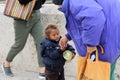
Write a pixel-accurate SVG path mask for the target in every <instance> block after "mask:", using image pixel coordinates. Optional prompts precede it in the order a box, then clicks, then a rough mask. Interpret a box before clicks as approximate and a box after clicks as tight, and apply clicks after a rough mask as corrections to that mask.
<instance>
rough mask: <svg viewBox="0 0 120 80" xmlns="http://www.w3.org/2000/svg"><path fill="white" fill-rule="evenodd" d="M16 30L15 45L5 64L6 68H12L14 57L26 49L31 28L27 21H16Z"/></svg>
mask: <svg viewBox="0 0 120 80" xmlns="http://www.w3.org/2000/svg"><path fill="white" fill-rule="evenodd" d="M14 30H15V43H14V44H13V46H12V47H11V49H10V51H9V53H8V55H7V57H6V61H5V62H4V67H7V68H8V67H9V68H10V63H11V62H12V60H13V59H14V57H15V56H16V55H17V54H18V53H19V52H20V51H21V50H22V49H23V48H24V45H25V43H26V40H27V37H28V34H29V32H30V28H29V27H26V21H22V20H14Z"/></svg>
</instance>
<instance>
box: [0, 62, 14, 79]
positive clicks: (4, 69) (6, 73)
mask: <svg viewBox="0 0 120 80" xmlns="http://www.w3.org/2000/svg"><path fill="white" fill-rule="evenodd" d="M1 68H2V71H3V73H4V74H5V75H6V76H10V77H13V76H14V75H13V73H12V71H11V69H10V67H5V66H4V64H2V65H1Z"/></svg>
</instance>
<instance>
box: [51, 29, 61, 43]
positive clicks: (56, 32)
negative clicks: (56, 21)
mask: <svg viewBox="0 0 120 80" xmlns="http://www.w3.org/2000/svg"><path fill="white" fill-rule="evenodd" d="M49 38H50V39H52V40H55V41H58V40H59V38H60V34H59V30H58V29H52V30H51V31H50V35H49Z"/></svg>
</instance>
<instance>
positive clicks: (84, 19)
mask: <svg viewBox="0 0 120 80" xmlns="http://www.w3.org/2000/svg"><path fill="white" fill-rule="evenodd" d="M75 18H76V19H77V20H78V21H79V22H80V23H81V26H80V28H81V29H82V35H81V36H82V41H83V43H84V44H85V45H90V46H97V45H99V42H100V37H101V34H102V31H103V29H104V24H105V16H104V12H103V9H102V7H101V6H100V5H98V4H97V3H96V2H89V3H88V4H86V3H82V5H81V6H80V9H79V11H77V13H76V14H75Z"/></svg>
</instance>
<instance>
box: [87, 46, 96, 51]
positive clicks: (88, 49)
mask: <svg viewBox="0 0 120 80" xmlns="http://www.w3.org/2000/svg"><path fill="white" fill-rule="evenodd" d="M96 49H97V48H96V47H91V46H87V53H92V52H94V51H95V50H96Z"/></svg>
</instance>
